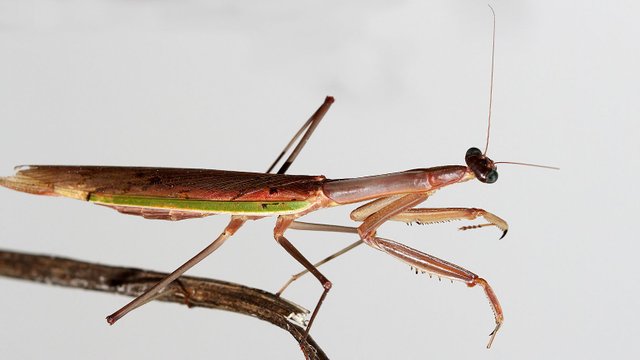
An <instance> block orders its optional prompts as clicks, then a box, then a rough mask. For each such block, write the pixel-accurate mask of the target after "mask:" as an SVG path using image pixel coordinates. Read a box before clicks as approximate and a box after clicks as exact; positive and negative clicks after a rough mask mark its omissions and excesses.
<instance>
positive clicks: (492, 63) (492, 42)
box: [483, 5, 496, 155]
mask: <svg viewBox="0 0 640 360" xmlns="http://www.w3.org/2000/svg"><path fill="white" fill-rule="evenodd" d="M487 6H489V9H491V14H492V15H493V33H492V35H491V80H490V82H489V119H488V125H487V142H486V144H485V146H484V153H483V155H486V154H487V150H488V149H489V134H490V133H491V108H492V107H493V69H494V67H495V54H496V12H495V11H494V10H493V7H491V5H487Z"/></svg>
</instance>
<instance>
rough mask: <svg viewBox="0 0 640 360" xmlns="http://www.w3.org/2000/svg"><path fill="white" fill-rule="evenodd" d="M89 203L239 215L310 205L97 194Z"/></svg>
mask: <svg viewBox="0 0 640 360" xmlns="http://www.w3.org/2000/svg"><path fill="white" fill-rule="evenodd" d="M89 201H91V202H95V203H98V204H104V205H120V206H133V207H142V208H154V209H167V210H171V209H174V210H186V211H189V210H194V211H203V212H212V213H228V214H239V215H240V214H248V215H249V214H264V215H268V214H278V213H284V214H286V213H296V212H298V211H300V210H303V209H305V208H307V207H309V206H310V205H311V203H310V202H308V201H209V200H192V199H168V198H157V197H147V196H126V195H99V194H91V195H90V196H89Z"/></svg>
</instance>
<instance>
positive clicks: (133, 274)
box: [0, 250, 328, 360]
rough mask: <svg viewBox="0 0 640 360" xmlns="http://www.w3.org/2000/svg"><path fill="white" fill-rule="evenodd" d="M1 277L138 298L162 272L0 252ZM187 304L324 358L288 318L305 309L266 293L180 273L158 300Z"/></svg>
mask: <svg viewBox="0 0 640 360" xmlns="http://www.w3.org/2000/svg"><path fill="white" fill-rule="evenodd" d="M0 275H1V276H7V277H12V278H17V279H23V280H29V281H35V282H40V283H46V284H54V285H60V286H66V287H73V288H81V289H87V290H96V291H105V292H111V293H116V294H121V295H128V296H138V295H140V294H142V293H143V292H144V291H146V290H147V289H148V288H150V287H151V286H153V285H154V284H155V283H156V282H157V281H159V280H160V279H162V278H163V277H164V276H165V275H166V274H162V273H157V272H152V271H145V270H140V269H133V268H124V267H114V266H107V265H99V264H92V263H87V262H82V261H76V260H71V259H65V258H60V257H54V256H46V255H31V254H24V253H18V252H11V251H2V250H0ZM157 300H160V301H167V302H175V303H180V304H186V305H188V306H189V307H191V306H200V307H207V308H212V309H221V310H227V311H233V312H236V313H240V314H244V315H250V316H253V317H257V318H258V319H261V320H264V321H268V322H270V323H272V324H274V325H276V326H278V327H280V328H282V329H284V330H286V331H288V332H289V333H290V334H291V335H292V336H293V337H294V338H295V339H296V341H297V342H298V344H299V345H300V348H301V349H302V351H303V353H304V355H305V357H306V358H307V359H314V360H322V359H328V358H327V356H326V355H325V353H324V352H323V351H322V349H320V347H319V346H318V345H317V344H316V342H315V341H314V340H313V339H312V338H311V336H308V337H307V338H306V339H305V338H304V329H303V328H302V327H300V326H298V325H295V324H294V323H293V322H292V321H290V320H288V318H289V317H290V316H292V315H293V316H295V317H298V318H303V317H304V316H305V315H306V314H307V313H308V310H306V309H304V308H302V307H300V306H298V305H296V304H293V303H291V302H289V301H287V300H285V299H283V298H280V297H277V296H275V295H274V294H271V293H268V292H266V291H262V290H258V289H253V288H249V287H246V286H242V285H238V284H233V283H228V282H224V281H219V280H212V279H204V278H197V277H191V276H183V277H181V278H180V279H179V280H178V281H176V282H174V283H172V284H171V285H170V286H169V287H167V289H166V290H165V291H164V292H163V293H162V294H161V295H160V296H159V297H158V298H157Z"/></svg>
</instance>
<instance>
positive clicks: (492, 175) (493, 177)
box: [486, 169, 498, 184]
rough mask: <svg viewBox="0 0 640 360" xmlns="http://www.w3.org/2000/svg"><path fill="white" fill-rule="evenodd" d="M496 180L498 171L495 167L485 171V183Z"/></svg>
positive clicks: (491, 182)
mask: <svg viewBox="0 0 640 360" xmlns="http://www.w3.org/2000/svg"><path fill="white" fill-rule="evenodd" d="M496 181H498V172H497V171H496V170H495V169H493V170H491V171H489V172H488V173H487V181H486V183H487V184H493V183H494V182H496Z"/></svg>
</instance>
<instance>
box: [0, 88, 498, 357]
mask: <svg viewBox="0 0 640 360" xmlns="http://www.w3.org/2000/svg"><path fill="white" fill-rule="evenodd" d="M332 102H333V99H332V98H331V97H327V99H326V100H325V102H324V104H323V105H322V106H321V107H320V108H319V109H318V111H317V112H316V113H315V114H314V116H313V117H312V118H311V119H310V123H309V122H308V123H307V124H305V127H306V126H307V125H309V126H315V125H317V123H318V122H319V121H320V120H321V119H322V116H323V115H324V114H325V113H326V111H327V110H328V108H329V107H330V106H331V103H332ZM305 127H303V129H304V128H305ZM306 135H310V133H309V132H308V131H307V134H306ZM303 144H304V143H303V142H301V143H300V145H303ZM465 160H466V162H467V166H461V165H448V166H440V167H434V168H427V169H416V170H409V171H403V172H397V173H391V174H385V175H377V176H370V177H363V178H353V179H343V180H330V179H326V178H324V177H322V176H298V175H295V176H294V175H284V174H262V173H243V172H233V171H220V170H199V169H168V168H127V167H102V166H28V167H22V168H19V170H18V172H17V173H16V175H15V176H12V177H7V178H0V184H1V185H3V186H5V187H8V188H12V189H14V190H18V191H23V192H28V193H33V194H39V195H52V196H65V197H71V198H76V199H80V200H86V201H90V202H94V203H96V204H99V205H104V206H108V207H112V208H114V209H115V210H117V211H119V212H122V213H125V214H130V215H138V216H143V217H145V218H151V219H162V220H183V219H188V218H194V217H203V216H208V215H214V214H232V218H231V221H230V222H229V224H228V225H227V227H226V228H225V230H224V231H223V232H222V234H221V235H220V236H219V237H218V238H217V239H216V240H215V241H214V242H213V243H212V244H211V245H209V246H208V247H207V248H206V249H205V250H203V251H202V252H201V253H200V254H198V255H196V256H195V257H194V258H192V259H191V260H189V261H188V262H187V263H185V264H184V265H183V266H181V267H180V268H178V269H177V270H176V271H175V272H174V273H173V274H172V275H170V276H169V277H167V278H166V279H165V280H163V281H162V282H160V283H159V284H157V285H156V286H155V287H154V288H153V289H151V290H150V291H149V292H148V293H146V294H145V295H142V296H140V297H139V298H137V299H134V300H133V301H132V302H131V303H130V304H128V305H127V306H125V307H123V308H122V309H120V310H119V311H117V312H116V313H114V314H113V315H110V316H109V317H108V318H107V319H108V321H109V323H114V322H115V321H117V320H118V319H119V318H121V317H122V316H124V315H125V314H126V313H128V312H129V311H131V310H133V309H135V308H136V307H138V306H140V305H142V304H144V303H146V302H147V301H149V300H151V299H153V298H154V297H155V296H157V295H158V294H159V293H161V292H162V290H163V289H164V288H165V287H166V286H167V285H168V284H169V283H170V282H172V281H174V280H175V279H177V278H178V277H179V276H180V275H182V274H183V273H184V272H185V271H186V270H188V269H189V268H190V267H192V266H193V265H195V264H196V263H198V262H199V261H200V260H202V259H203V258H204V257H206V256H207V255H209V254H210V253H211V252H213V251H214V250H215V249H217V248H218V247H219V246H220V245H222V243H223V242H224V241H225V240H226V239H228V238H229V237H230V236H232V235H233V234H234V233H235V232H236V231H237V230H238V229H239V228H240V227H241V226H242V225H243V224H244V223H245V222H246V221H247V220H255V219H259V218H262V217H265V216H277V221H276V225H275V228H274V238H275V239H276V241H277V242H278V243H279V244H280V245H281V246H282V247H283V248H284V249H285V250H286V251H287V252H288V253H289V254H290V255H291V256H293V257H294V258H295V259H296V260H297V261H298V262H300V263H301V264H302V265H303V266H304V267H305V269H307V270H308V271H309V272H311V273H312V274H313V276H315V277H316V278H317V279H318V281H319V282H320V283H321V284H322V287H323V292H322V295H321V297H320V300H319V301H318V304H317V305H316V307H315V310H314V311H313V313H312V315H311V318H310V320H309V324H308V327H307V329H309V328H310V327H311V325H312V323H313V320H314V319H315V316H316V315H317V313H318V310H319V308H320V306H321V304H322V302H323V300H324V298H325V297H326V295H327V293H328V292H329V290H330V289H331V282H330V281H329V280H328V279H327V278H326V277H325V276H324V275H323V274H322V273H321V272H320V271H319V270H318V268H317V266H314V265H313V264H312V263H311V262H309V261H308V260H307V259H306V258H305V257H304V256H303V255H302V254H301V253H300V252H299V251H298V250H297V249H296V248H295V247H294V246H293V245H292V244H291V242H289V240H288V239H287V238H286V237H285V232H286V230H287V229H289V228H294V229H300V230H322V231H337V232H354V233H357V234H358V235H359V237H360V239H361V241H362V242H364V243H365V244H367V245H369V246H371V247H373V248H375V249H377V250H380V251H382V252H385V253H387V254H389V255H391V256H393V257H395V258H397V259H399V260H401V261H403V262H405V263H407V264H409V265H411V266H412V267H413V268H416V269H418V270H421V271H423V272H427V273H429V274H433V275H436V276H439V277H444V278H447V279H451V280H457V281H462V282H464V283H466V284H467V285H468V286H470V287H473V286H476V285H480V286H481V287H482V288H483V289H484V291H485V293H486V295H487V297H488V299H489V302H490V305H491V308H492V309H493V311H494V314H495V322H496V327H495V329H494V331H493V332H492V337H491V339H493V337H494V336H495V334H496V332H497V330H498V329H499V328H500V325H501V324H502V321H503V314H502V308H501V307H500V303H499V302H498V299H497V297H496V296H495V294H494V292H493V290H492V289H491V287H490V286H489V284H488V283H487V282H486V281H485V280H483V279H482V278H479V277H478V276H477V275H475V274H474V273H472V272H470V271H468V270H465V269H463V268H461V267H459V266H457V265H454V264H451V263H448V262H446V261H444V260H441V259H438V258H436V257H433V256H431V255H428V254H426V253H423V252H420V251H418V250H415V249H412V248H410V247H407V246H405V245H402V244H400V243H397V242H395V241H392V240H389V239H385V238H382V237H379V236H377V234H376V231H377V229H378V228H379V227H380V226H381V225H382V224H384V223H385V222H386V221H402V222H419V223H432V222H441V221H450V220H460V219H468V220H472V219H475V218H477V217H483V218H485V219H486V220H487V221H488V223H487V224H483V225H476V226H487V225H492V226H497V227H498V228H500V229H501V230H502V231H503V236H504V234H506V232H507V223H506V222H505V221H504V220H502V219H501V218H499V217H498V216H496V215H493V214H491V213H489V212H487V211H484V210H481V209H467V208H444V209H419V208H416V206H417V205H418V204H420V203H422V202H423V201H425V200H426V199H427V198H428V197H429V196H430V195H431V194H433V193H434V192H435V191H437V190H439V189H442V188H444V187H447V186H449V185H453V184H456V183H460V182H465V181H469V180H471V179H474V178H477V179H479V180H480V181H483V182H487V183H491V182H494V181H495V180H496V178H497V172H496V171H495V165H494V163H493V162H492V161H491V160H490V159H489V158H487V157H486V156H484V155H483V154H482V153H481V152H480V150H478V149H475V148H472V149H470V150H469V151H467V155H466V157H465ZM291 161H292V159H291ZM287 163H290V161H289V162H287ZM287 163H285V164H287ZM282 171H283V170H281V172H282ZM365 201H368V202H367V203H366V204H365V205H363V206H360V207H359V208H357V209H356V210H354V211H353V212H352V213H351V219H353V220H355V221H361V222H362V224H361V225H360V226H358V227H357V228H349V227H340V226H334V225H325V224H310V223H301V222H298V221H297V219H298V218H300V217H302V216H304V215H306V214H308V213H310V212H313V211H316V210H319V209H322V208H327V207H333V206H338V205H345V204H352V203H358V202H365ZM288 284H289V283H287V285H288ZM285 287H286V286H285ZM283 290H284V288H283V289H281V291H280V292H282V291H283ZM489 345H490V343H489Z"/></svg>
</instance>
